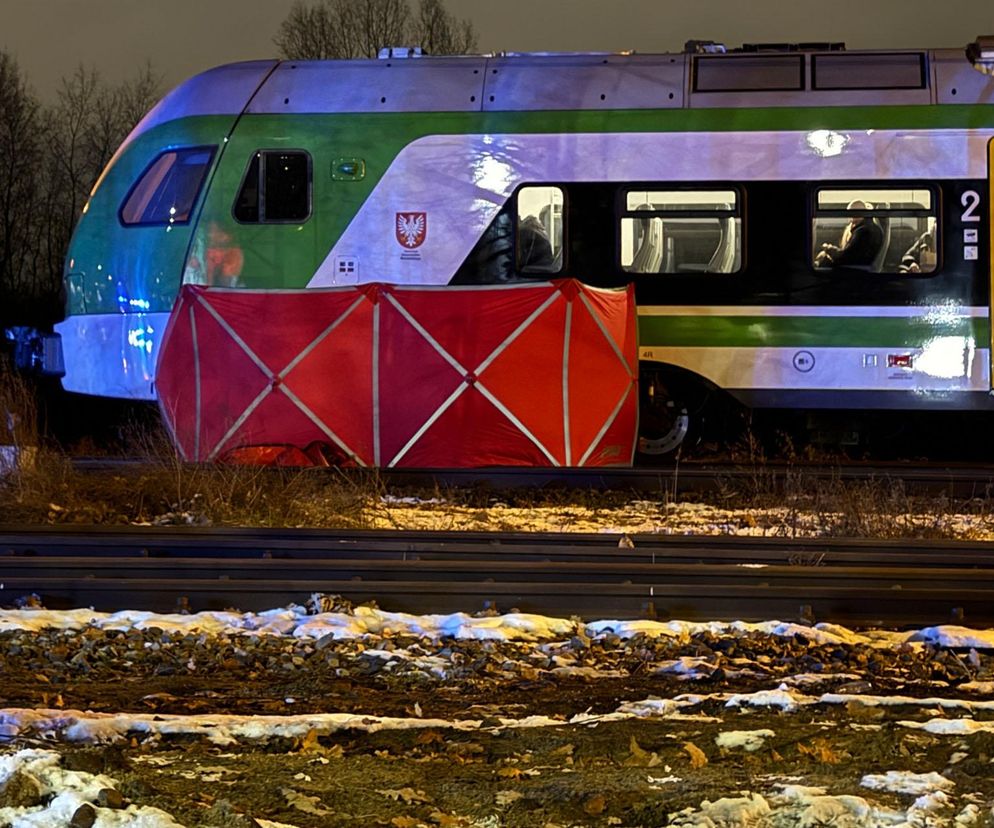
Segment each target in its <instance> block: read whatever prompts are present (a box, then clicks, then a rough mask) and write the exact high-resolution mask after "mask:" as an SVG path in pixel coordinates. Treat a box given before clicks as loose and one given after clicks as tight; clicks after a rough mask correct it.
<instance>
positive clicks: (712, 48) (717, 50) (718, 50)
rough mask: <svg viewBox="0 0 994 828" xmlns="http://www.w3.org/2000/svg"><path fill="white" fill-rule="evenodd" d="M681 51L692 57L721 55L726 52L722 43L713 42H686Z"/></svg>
mask: <svg viewBox="0 0 994 828" xmlns="http://www.w3.org/2000/svg"><path fill="white" fill-rule="evenodd" d="M683 51H684V52H687V53H689V54H692V55H723V54H725V52H727V51H728V50H727V49H726V48H725V44H724V43H715V42H714V41H713V40H688V41H687V42H686V43H684V44H683Z"/></svg>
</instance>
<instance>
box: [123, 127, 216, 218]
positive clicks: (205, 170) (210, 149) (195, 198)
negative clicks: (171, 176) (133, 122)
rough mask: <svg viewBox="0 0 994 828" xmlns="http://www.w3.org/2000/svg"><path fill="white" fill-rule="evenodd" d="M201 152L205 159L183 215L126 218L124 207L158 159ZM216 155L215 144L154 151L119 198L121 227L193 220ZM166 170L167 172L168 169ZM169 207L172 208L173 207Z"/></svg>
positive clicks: (160, 183)
mask: <svg viewBox="0 0 994 828" xmlns="http://www.w3.org/2000/svg"><path fill="white" fill-rule="evenodd" d="M203 152H206V153H207V154H208V155H207V160H206V162H204V164H203V165H202V166H201V171H200V179H199V181H198V182H197V186H196V188H195V190H194V191H193V194H192V197H191V198H190V200H189V209H188V210H187V212H186V214H185V217H183V218H175V217H174V216H172V215H169V216H168V217H165V218H162V219H157V220H155V221H130V220H128V219H127V218H126V208H127V207H128V205H129V204H130V203H131V200H132V198H134V196H135V194H136V193H137V192H138V191H139V189H140V188H141V187H142V184H143V183H144V182H145V179H146V178H147V177H148V175H149V174H150V173H151V172H152V170H153V169H154V168H155V166H156V165H157V164H158V163H159V161H160V160H161V159H162V158H164V157H165V156H167V155H170V154H176V155H177V156H179V155H194V154H197V153H203ZM216 156H217V145H216V144H200V145H197V146H189V147H187V146H184V147H168V148H166V149H164V150H162V151H160V152H158V153H156V155H155V157H154V158H153V159H152V160H151V161H149V162H148V164H146V165H145V167H144V168H143V169H142V171H141V173H139V175H138V176H137V177H136V178H135V180H134V181H133V182H132V183H131V186H130V187H129V188H128V192H127V193H126V194H125V196H124V198H123V199H122V200H121V205H120V206H119V207H118V208H117V220H118V222H119V223H120V224H121V226H122V227H183V226H185V225H188V224H190V222H191V221H192V220H193V214H194V213H195V212H196V208H197V203H198V202H199V201H200V196H201V194H202V193H203V190H204V185H205V183H206V181H207V178H208V176H209V175H210V171H211V169H212V167H213V166H214V159H215V157H216ZM176 163H177V162H173V164H172V165H171V166H170V168H169V169H170V170H171V169H172V168H173V167H175V166H176ZM166 172H168V170H167V171H166ZM163 181H164V179H160V180H159V182H158V183H157V184H156V185H155V189H154V190H152V192H151V194H150V195H149V198H148V200H147V202H146V207H145V209H143V210H142V215H144V213H145V212H146V210H147V207H148V203H150V202H151V201H152V200H153V199H154V198H155V196H156V193H157V192H158V190H159V189H160V188H161V187H162V185H163ZM170 209H171V210H172V209H174V208H170Z"/></svg>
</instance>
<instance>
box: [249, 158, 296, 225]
mask: <svg viewBox="0 0 994 828" xmlns="http://www.w3.org/2000/svg"><path fill="white" fill-rule="evenodd" d="M232 212H233V213H234V216H235V218H236V219H237V220H238V221H240V222H243V223H246V224H257V223H277V224H278V223H283V222H288V223H297V222H301V221H304V220H306V219H307V218H308V217H309V216H310V214H311V156H310V155H309V154H308V153H306V152H303V151H300V150H294V151H287V150H260V151H258V152H256V153H254V154H253V155H252V158H251V159H250V160H249V165H248V169H247V170H246V171H245V178H244V179H242V186H241V188H240V189H239V191H238V197H237V198H236V199H235V205H234V207H233V209H232Z"/></svg>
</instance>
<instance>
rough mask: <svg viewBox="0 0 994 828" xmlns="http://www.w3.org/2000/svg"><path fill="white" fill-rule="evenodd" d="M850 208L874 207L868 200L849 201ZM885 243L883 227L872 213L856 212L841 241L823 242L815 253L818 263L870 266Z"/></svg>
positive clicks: (864, 208)
mask: <svg viewBox="0 0 994 828" xmlns="http://www.w3.org/2000/svg"><path fill="white" fill-rule="evenodd" d="M846 209H847V210H872V209H873V205H872V204H870V203H868V202H865V201H860V200H858V199H857V200H856V201H850V202H849V204H847V205H846ZM883 243H884V231H883V229H882V228H881V227H880V225H879V224H877V223H876V222H875V221H874V220H873V219H872V218H871V217H870V216H853V217H852V218H851V219H849V225H848V226H847V227H846V230H845V231H843V234H842V238H841V239H840V240H839V244H837V245H835V244H823V245H822V246H821V250H820V251H819V252H818V255H817V256H815V267H867V266H869V265H872V264H873V262H874V260H875V259H876V257H877V254H878V253H879V252H880V248H881V246H882V245H883Z"/></svg>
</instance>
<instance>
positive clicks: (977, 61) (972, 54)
mask: <svg viewBox="0 0 994 828" xmlns="http://www.w3.org/2000/svg"><path fill="white" fill-rule="evenodd" d="M966 59H967V60H969V61H970V63H972V64H973V68H974V69H976V70H977V71H978V72H983V73H984V74H985V75H994V35H987V36H986V37H978V38H977V39H976V40H975V41H973V43H971V44H970V45H969V46H967V47H966Z"/></svg>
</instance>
